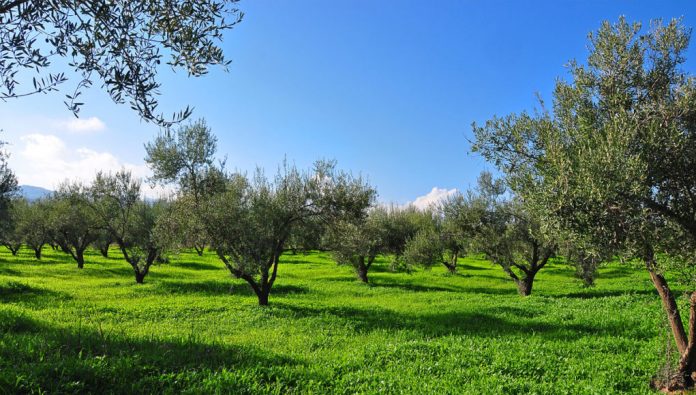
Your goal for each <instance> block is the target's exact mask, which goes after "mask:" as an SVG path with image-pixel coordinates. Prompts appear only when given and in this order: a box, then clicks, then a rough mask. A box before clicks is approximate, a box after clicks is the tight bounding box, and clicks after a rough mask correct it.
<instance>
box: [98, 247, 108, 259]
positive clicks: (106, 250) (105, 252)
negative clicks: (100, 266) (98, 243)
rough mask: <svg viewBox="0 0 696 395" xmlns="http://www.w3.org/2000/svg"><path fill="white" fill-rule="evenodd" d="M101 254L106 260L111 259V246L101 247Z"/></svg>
mask: <svg viewBox="0 0 696 395" xmlns="http://www.w3.org/2000/svg"><path fill="white" fill-rule="evenodd" d="M99 252H100V253H101V255H102V256H103V257H104V258H108V257H109V246H106V247H99Z"/></svg>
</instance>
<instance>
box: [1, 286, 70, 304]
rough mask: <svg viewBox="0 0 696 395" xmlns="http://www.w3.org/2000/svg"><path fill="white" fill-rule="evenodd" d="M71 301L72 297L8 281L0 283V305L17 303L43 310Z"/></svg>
mask: <svg viewBox="0 0 696 395" xmlns="http://www.w3.org/2000/svg"><path fill="white" fill-rule="evenodd" d="M70 299H72V296H70V295H68V294H65V293H62V292H56V291H50V290H47V289H43V288H37V287H32V286H29V285H27V284H23V283H19V282H16V281H10V282H7V283H0V303H2V304H5V303H19V304H22V305H25V306H28V307H34V308H43V307H47V306H51V305H55V304H56V303H57V302H58V301H61V300H62V301H65V300H70Z"/></svg>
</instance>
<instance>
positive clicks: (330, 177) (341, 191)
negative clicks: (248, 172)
mask: <svg viewBox="0 0 696 395" xmlns="http://www.w3.org/2000/svg"><path fill="white" fill-rule="evenodd" d="M375 195H376V193H375V190H374V189H373V188H371V187H370V186H369V185H367V184H366V183H365V182H364V181H363V180H362V179H361V178H359V177H358V178H356V177H353V176H351V175H349V174H347V173H344V172H339V171H337V170H336V169H335V163H333V162H317V163H316V164H315V166H314V170H313V171H311V172H304V173H302V172H300V171H298V170H297V168H295V167H294V166H290V165H288V164H287V163H286V164H285V165H284V166H283V167H282V168H281V169H280V170H279V172H278V174H277V175H276V177H275V179H274V180H272V181H271V180H269V179H268V178H267V177H266V176H265V175H264V174H263V172H262V171H260V170H259V171H257V173H256V174H255V176H254V177H253V179H252V180H247V179H246V177H245V176H241V175H233V176H232V177H230V180H229V182H228V188H227V191H226V192H224V193H220V194H216V195H213V196H212V197H211V198H210V199H209V200H208V202H207V211H206V221H205V223H206V226H207V229H208V235H209V236H210V238H211V241H212V248H213V249H214V250H215V251H216V253H217V255H218V257H219V258H220V260H221V261H222V262H223V263H224V265H225V267H227V269H228V270H229V271H230V273H231V274H232V275H233V276H235V277H237V278H240V279H243V280H245V281H246V282H247V283H248V284H249V286H250V287H251V288H252V289H253V290H254V293H255V294H256V296H257V297H258V302H259V305H261V306H265V305H267V304H268V296H269V294H270V292H271V288H272V287H273V284H274V283H275V281H276V276H277V273H278V264H279V263H280V256H281V254H282V253H283V251H284V249H285V243H286V242H287V241H288V239H289V238H290V236H291V235H292V233H293V232H294V231H295V230H296V229H297V226H298V224H300V223H301V222H302V221H306V220H310V219H314V218H319V219H321V220H322V221H325V222H326V223H332V222H333V221H337V220H340V219H355V218H361V217H363V216H365V215H366V211H367V208H368V207H370V205H371V204H372V202H373V200H374V198H375Z"/></svg>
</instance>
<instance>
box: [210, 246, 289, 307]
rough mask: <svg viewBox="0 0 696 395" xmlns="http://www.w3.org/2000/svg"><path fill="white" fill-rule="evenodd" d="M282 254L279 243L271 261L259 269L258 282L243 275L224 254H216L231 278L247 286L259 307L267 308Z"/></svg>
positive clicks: (245, 274)
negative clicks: (242, 281) (239, 280)
mask: <svg viewBox="0 0 696 395" xmlns="http://www.w3.org/2000/svg"><path fill="white" fill-rule="evenodd" d="M282 253H283V248H282V243H280V245H279V248H277V249H276V251H275V253H274V254H273V257H272V258H271V261H270V262H268V264H266V265H263V266H262V267H260V268H259V270H260V277H259V279H258V281H257V280H256V279H255V278H254V276H252V275H250V274H249V273H245V272H243V271H242V270H239V269H238V268H236V267H235V266H234V265H233V264H232V263H230V261H229V260H228V259H227V257H226V256H225V254H223V253H221V252H219V251H218V253H217V254H218V257H219V258H220V260H221V261H222V262H223V263H224V264H225V267H227V269H228V270H229V271H230V273H232V275H233V276H235V277H236V278H241V279H242V280H244V281H246V282H247V283H248V284H249V286H250V287H251V289H252V290H253V291H254V293H255V294H256V297H257V298H258V301H259V306H268V296H269V295H270V294H271V288H273V284H274V283H275V279H276V276H277V274H278V263H279V262H280V255H281V254H282Z"/></svg>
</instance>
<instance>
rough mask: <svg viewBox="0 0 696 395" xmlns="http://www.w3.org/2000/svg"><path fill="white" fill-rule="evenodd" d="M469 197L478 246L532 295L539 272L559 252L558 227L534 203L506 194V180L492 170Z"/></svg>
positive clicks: (524, 293)
mask: <svg viewBox="0 0 696 395" xmlns="http://www.w3.org/2000/svg"><path fill="white" fill-rule="evenodd" d="M469 199H470V202H469V203H468V204H469V205H470V207H471V209H472V210H471V213H470V215H471V217H472V218H473V219H474V223H475V224H476V225H475V228H474V229H475V232H476V237H475V241H474V242H475V245H476V248H477V249H478V250H479V251H480V252H483V253H484V254H485V255H486V257H487V258H488V259H489V260H490V261H491V262H493V263H495V264H496V265H499V266H500V267H501V268H502V269H503V271H505V273H506V274H507V275H508V276H509V277H510V278H511V279H512V280H513V281H514V282H515V284H516V285H517V291H518V292H519V294H520V295H522V296H528V295H531V293H532V288H533V286H534V279H535V278H536V275H537V273H539V271H540V270H541V269H543V268H544V267H545V266H546V265H547V263H548V262H549V259H550V258H551V257H553V256H554V254H555V252H556V249H557V245H558V241H557V239H556V238H555V232H554V230H553V229H550V228H548V224H547V223H545V222H544V217H543V216H542V215H541V214H539V212H537V211H535V210H534V207H533V206H530V205H527V204H526V202H524V201H523V200H522V199H520V198H519V197H517V196H509V195H506V185H505V183H504V182H503V180H494V179H493V176H492V175H491V173H489V172H483V173H481V176H479V179H478V188H477V190H476V191H475V192H472V193H470V194H469ZM477 216H478V218H476V217H477Z"/></svg>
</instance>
